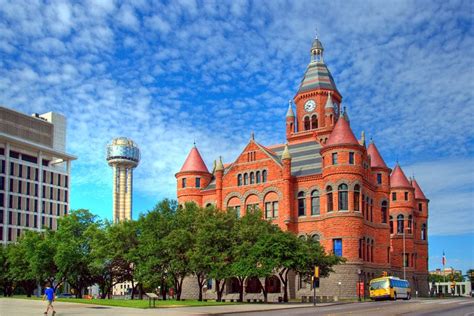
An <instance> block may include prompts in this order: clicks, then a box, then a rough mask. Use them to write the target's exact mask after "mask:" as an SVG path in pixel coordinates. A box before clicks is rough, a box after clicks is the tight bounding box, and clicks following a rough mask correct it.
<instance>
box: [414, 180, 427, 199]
mask: <svg viewBox="0 0 474 316" xmlns="http://www.w3.org/2000/svg"><path fill="white" fill-rule="evenodd" d="M411 186H412V187H414V188H415V199H420V200H426V196H425V194H424V193H423V191H421V188H420V186H419V185H418V182H416V180H415V178H413V179H412V180H411Z"/></svg>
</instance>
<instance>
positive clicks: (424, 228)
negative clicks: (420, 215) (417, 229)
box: [421, 223, 426, 240]
mask: <svg viewBox="0 0 474 316" xmlns="http://www.w3.org/2000/svg"><path fill="white" fill-rule="evenodd" d="M421 240H426V223H424V224H422V225H421Z"/></svg>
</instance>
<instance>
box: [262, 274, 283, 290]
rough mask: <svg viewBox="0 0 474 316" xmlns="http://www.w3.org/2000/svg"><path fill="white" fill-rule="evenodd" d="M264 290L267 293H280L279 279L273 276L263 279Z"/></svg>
mask: <svg viewBox="0 0 474 316" xmlns="http://www.w3.org/2000/svg"><path fill="white" fill-rule="evenodd" d="M265 288H266V289H267V293H280V292H281V283H280V278H278V277H277V276H275V275H272V276H271V277H267V278H265Z"/></svg>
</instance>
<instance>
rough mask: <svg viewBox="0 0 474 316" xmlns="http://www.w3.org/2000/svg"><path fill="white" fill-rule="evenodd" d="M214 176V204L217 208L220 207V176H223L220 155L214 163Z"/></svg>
mask: <svg viewBox="0 0 474 316" xmlns="http://www.w3.org/2000/svg"><path fill="white" fill-rule="evenodd" d="M214 176H215V177H216V202H217V205H216V206H217V208H218V209H222V178H223V177H224V164H223V163H222V157H219V160H218V161H217V163H216V169H215V171H214Z"/></svg>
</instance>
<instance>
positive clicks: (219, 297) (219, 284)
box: [216, 279, 225, 302]
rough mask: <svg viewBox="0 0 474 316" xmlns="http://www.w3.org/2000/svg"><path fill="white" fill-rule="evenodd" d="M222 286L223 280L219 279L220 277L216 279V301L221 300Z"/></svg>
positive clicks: (223, 285) (223, 284)
mask: <svg viewBox="0 0 474 316" xmlns="http://www.w3.org/2000/svg"><path fill="white" fill-rule="evenodd" d="M221 282H222V286H221ZM224 287H225V280H223V281H221V280H220V279H216V290H217V301H218V302H221V301H222V294H223V292H224Z"/></svg>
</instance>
